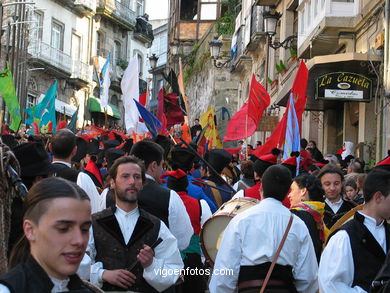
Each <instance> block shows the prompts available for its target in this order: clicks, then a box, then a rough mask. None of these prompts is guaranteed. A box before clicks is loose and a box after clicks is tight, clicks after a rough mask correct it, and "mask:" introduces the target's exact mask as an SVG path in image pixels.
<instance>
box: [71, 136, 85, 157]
mask: <svg viewBox="0 0 390 293" xmlns="http://www.w3.org/2000/svg"><path fill="white" fill-rule="evenodd" d="M76 145H77V153H76V154H75V155H74V156H73V158H72V162H80V161H81V160H82V159H83V158H84V157H85V156H86V155H87V148H88V143H87V142H86V141H85V140H84V139H83V138H81V137H77V138H76Z"/></svg>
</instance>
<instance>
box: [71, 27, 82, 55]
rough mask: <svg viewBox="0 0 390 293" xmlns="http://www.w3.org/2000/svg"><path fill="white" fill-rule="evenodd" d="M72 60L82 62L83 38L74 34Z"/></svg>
mask: <svg viewBox="0 0 390 293" xmlns="http://www.w3.org/2000/svg"><path fill="white" fill-rule="evenodd" d="M72 59H73V60H81V37H80V36H79V35H76V34H75V33H73V34H72Z"/></svg>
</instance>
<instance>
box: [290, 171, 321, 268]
mask: <svg viewBox="0 0 390 293" xmlns="http://www.w3.org/2000/svg"><path fill="white" fill-rule="evenodd" d="M288 198H289V199H290V202H291V207H290V209H291V212H292V213H294V214H295V215H297V216H298V217H299V218H301V219H302V221H303V222H305V224H306V226H307V228H308V230H309V233H310V236H311V239H312V241H313V245H314V250H315V252H316V256H317V260H318V261H319V260H320V256H321V251H322V246H323V244H324V243H325V241H326V238H327V236H328V234H329V230H328V229H327V228H326V226H325V224H324V221H323V219H324V211H325V209H324V208H325V203H324V190H323V189H322V187H321V182H320V181H319V179H318V178H317V177H314V176H313V175H309V174H304V175H301V176H298V177H295V178H294V179H293V183H292V184H291V189H290V193H289V194H288Z"/></svg>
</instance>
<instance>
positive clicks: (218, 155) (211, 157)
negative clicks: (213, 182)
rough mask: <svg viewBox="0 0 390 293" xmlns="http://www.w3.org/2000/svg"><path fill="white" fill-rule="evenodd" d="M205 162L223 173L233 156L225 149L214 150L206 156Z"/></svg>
mask: <svg viewBox="0 0 390 293" xmlns="http://www.w3.org/2000/svg"><path fill="white" fill-rule="evenodd" d="M204 158H205V160H206V161H207V162H208V163H209V164H210V165H211V166H212V167H213V168H214V169H215V171H217V172H218V173H221V172H222V170H223V168H225V167H226V166H227V165H229V163H230V162H231V159H232V155H231V154H229V153H228V152H227V151H225V150H223V149H214V150H210V151H208V152H207V153H206V154H205V156H204Z"/></svg>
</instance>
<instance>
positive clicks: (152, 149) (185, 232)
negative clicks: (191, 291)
mask: <svg viewBox="0 0 390 293" xmlns="http://www.w3.org/2000/svg"><path fill="white" fill-rule="evenodd" d="M131 154H132V155H134V156H136V157H137V158H140V159H141V160H143V161H144V162H145V167H146V182H145V184H144V187H143V189H142V191H141V192H140V195H139V197H138V203H139V206H140V207H141V208H143V209H144V210H145V211H147V212H149V213H151V214H152V215H153V216H156V217H157V218H159V219H160V220H161V221H163V222H164V224H165V225H166V226H167V227H168V228H169V230H170V231H171V233H172V234H173V236H175V237H176V239H177V242H178V246H179V250H184V249H186V248H187V246H188V245H189V243H190V240H191V237H192V234H193V233H194V231H193V229H192V226H191V221H190V217H189V216H188V213H187V211H186V208H185V206H184V204H183V201H182V200H181V199H180V197H179V195H178V194H177V193H176V192H175V191H173V190H170V189H168V188H165V187H164V186H162V185H161V184H159V183H160V176H161V173H162V170H163V155H164V150H163V148H162V147H161V146H160V145H158V144H157V143H155V142H153V141H149V140H143V141H139V142H137V143H136V144H135V145H133V147H132V148H131Z"/></svg>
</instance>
